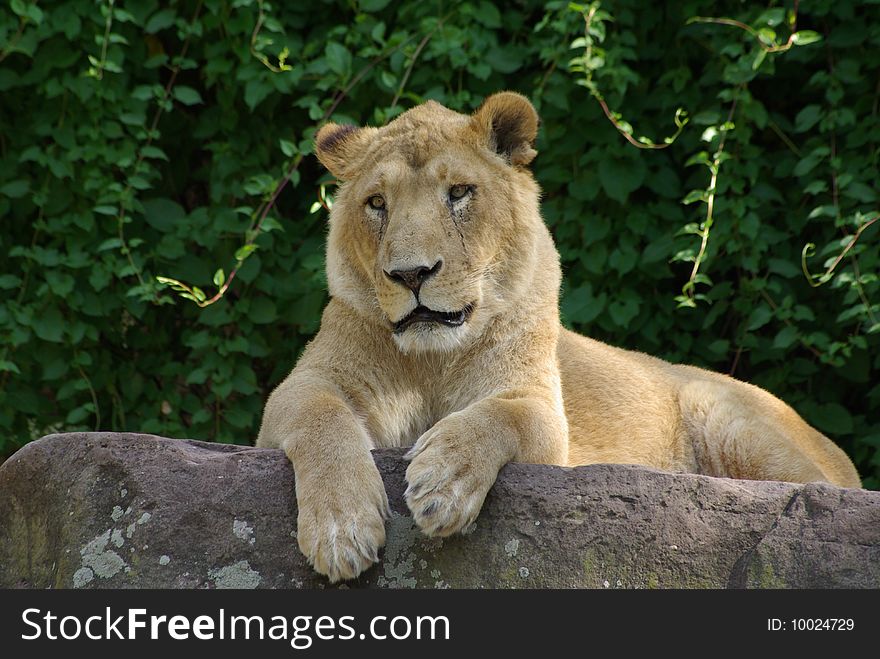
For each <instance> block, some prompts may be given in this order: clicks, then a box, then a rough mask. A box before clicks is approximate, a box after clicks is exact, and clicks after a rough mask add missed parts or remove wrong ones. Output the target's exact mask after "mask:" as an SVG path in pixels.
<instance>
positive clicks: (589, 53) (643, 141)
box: [542, 2, 689, 149]
mask: <svg viewBox="0 0 880 659" xmlns="http://www.w3.org/2000/svg"><path fill="white" fill-rule="evenodd" d="M598 10H599V3H598V2H594V3H593V4H592V5H590V9H589V11H588V12H583V11H582V12H581V14H582V16H583V18H584V42H585V46H584V58H583V61H584V80H583V82H582V84H583V86H584V87H586V88H587V90H588V91H589V92H590V95H591V96H592V97H593V98H595V99H596V101H597V102H598V103H599V106H600V107H601V108H602V112H604V113H605V116H606V117H607V118H608V121H610V122H611V125H612V126H614V128H616V129H617V132H618V133H620V134H621V135H623V137H624V138H625V139H626V141H627V142H629V143H630V144H632V145H633V146H634V147H636V148H638V149H665V148H667V147H669V146H671V145H672V143H673V142H675V140H676V139H677V138H678V136H679V135H681V132H682V131H683V130H684V127H685V125H687V123H688V121H689V120H688V118H687V113H685V112H684V111H683V110H682V109H681V108H679V109H678V110H677V111H676V112H675V125H676V127H677V130H676V131H675V133H673V134H672V135H670V136H669V137H666V138H664V140H663V143H662V144H660V143H657V142H654V141H652V140H649V139H648V138H646V137H641V138H640V139H638V140H636V139H635V138H634V137H633V136H632V126H629V125H627V126H624V125H623V124H622V123H621V122H620V119H619V118H618V117H619V116H620V115H619V114H617V113H615V112H612V111H611V108H609V107H608V104H607V103H606V102H605V98H604V97H603V96H602V94H601V93H600V92H599V89H598V87H597V86H596V83H595V82H593V69H592V68H590V60H592V58H593V37H592V36H590V27H591V26H592V24H593V19H594V18H595V16H596V12H597V11H598ZM548 75H549V74H548ZM542 84H543V83H542Z"/></svg>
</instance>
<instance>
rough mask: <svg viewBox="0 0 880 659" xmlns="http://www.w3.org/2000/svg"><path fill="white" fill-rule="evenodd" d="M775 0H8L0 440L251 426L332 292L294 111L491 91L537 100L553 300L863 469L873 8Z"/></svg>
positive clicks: (869, 348)
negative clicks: (743, 384) (797, 417)
mask: <svg viewBox="0 0 880 659" xmlns="http://www.w3.org/2000/svg"><path fill="white" fill-rule="evenodd" d="M594 6H595V12H594V18H593V20H592V23H587V22H586V21H585V15H586V13H589V11H590V9H591V8H592V7H594ZM792 8H793V6H792V4H791V3H788V4H785V5H783V4H779V3H776V2H774V3H771V4H770V6H768V7H761V6H758V5H754V4H748V3H746V4H743V3H739V2H724V3H714V2H707V1H706V0H686V1H684V2H680V3H672V4H669V3H654V4H651V3H644V2H638V1H637V0H614V1H611V0H609V1H608V2H604V3H601V4H598V3H593V4H591V5H583V6H577V5H573V6H569V4H568V3H567V2H559V1H555V2H546V3H545V2H536V1H533V0H518V1H517V2H515V3H513V4H511V3H504V4H502V3H498V4H493V3H490V2H487V1H486V0H468V1H465V2H461V1H454V2H439V1H431V0H428V1H425V2H418V3H417V2H406V1H403V0H353V1H351V2H340V1H336V0H319V1H318V2H315V3H279V2H275V3H270V2H266V1H259V0H202V1H195V0H187V1H181V2H167V3H161V4H160V3H159V2H157V0H143V1H141V2H122V1H121V0H116V1H115V2H114V1H111V0H104V1H103V2H94V0H66V1H63V2H62V1H56V2H50V1H47V2H40V3H39V5H38V4H37V3H35V2H32V1H30V0H14V1H13V2H11V3H8V4H7V5H5V6H4V7H2V8H0V95H2V103H0V217H2V218H3V222H4V230H3V231H2V232H0V250H2V253H4V254H5V255H6V258H5V260H4V267H3V268H2V270H0V295H2V304H0V452H2V453H6V454H8V453H9V452H11V451H12V450H14V449H15V448H17V447H18V446H20V445H22V444H24V443H25V442H27V441H29V440H31V439H33V438H35V437H38V436H40V435H41V434H44V433H46V432H49V431H52V430H74V429H96V428H100V429H107V430H111V429H115V430H132V431H142V432H152V433H158V434H163V435H169V436H178V437H195V438H200V439H211V440H215V441H223V442H232V441H237V442H241V443H247V442H250V441H252V440H253V438H254V436H255V434H256V430H257V428H258V424H259V419H260V413H261V409H262V405H263V402H264V400H265V397H266V396H267V394H268V392H269V391H270V390H271V388H272V386H274V385H275V384H277V383H278V382H279V381H280V380H281V379H282V378H283V377H284V375H285V374H286V373H287V371H288V370H289V369H290V368H291V367H292V366H293V364H294V363H295V361H296V358H297V356H298V354H299V352H300V351H301V350H302V347H303V346H304V345H305V342H306V341H307V340H308V339H309V337H310V336H312V335H313V334H314V332H315V331H316V330H317V327H318V323H319V319H320V311H321V309H322V307H323V305H324V304H325V303H326V282H325V280H324V274H323V244H324V234H325V226H324V222H325V218H326V212H325V211H324V208H325V207H327V206H328V205H329V204H330V203H332V200H331V199H330V198H329V197H328V196H327V194H326V193H325V189H324V186H325V185H329V184H330V182H331V179H330V177H329V176H328V175H327V174H326V173H324V172H323V171H322V170H321V169H320V168H319V166H318V165H317V163H316V162H315V160H314V158H313V157H311V153H312V139H313V136H314V131H315V128H316V125H317V124H319V123H320V122H321V121H323V120H326V119H332V120H334V121H337V122H343V123H345V122H356V123H372V124H381V123H384V122H386V121H388V120H389V119H391V118H393V117H395V116H396V115H398V114H399V113H400V112H402V111H404V110H405V109H406V108H408V107H411V106H412V105H414V104H416V103H420V102H422V101H424V100H426V99H436V100H438V101H440V102H442V103H444V104H446V105H448V106H450V107H453V108H456V109H459V110H462V111H468V110H471V109H473V108H474V107H476V106H477V105H478V104H479V102H480V101H481V100H482V98H483V97H484V96H485V95H487V94H489V93H491V92H493V91H497V90H499V89H505V88H507V89H517V90H519V91H521V92H523V93H525V94H527V95H528V96H530V97H531V98H532V99H533V100H534V101H535V103H536V105H537V107H538V109H539V111H540V113H541V116H542V130H541V134H540V136H539V144H538V150H539V152H540V156H539V157H538V159H537V160H536V161H535V165H534V169H535V174H536V176H537V178H538V180H539V182H540V183H541V185H542V187H543V190H544V203H543V210H544V215H545V218H546V220H547V222H548V224H549V226H550V227H551V229H552V231H553V233H554V236H555V238H556V240H557V243H558V246H559V249H560V252H561V255H562V261H563V265H564V268H565V273H566V282H565V288H564V294H563V299H562V312H563V316H564V319H565V321H566V322H567V323H568V324H570V325H571V326H573V327H574V328H575V329H578V330H581V331H584V332H587V333H589V334H591V335H592V336H595V337H596V338H599V339H603V340H607V341H610V342H612V343H615V344H618V345H623V346H627V347H631V348H637V349H639V350H643V351H645V352H649V353H654V354H657V355H660V356H663V357H666V358H669V359H672V360H674V361H679V362H690V363H695V364H699V365H703V366H706V367H709V368H712V369H714V370H718V371H722V372H730V373H733V374H734V375H736V376H737V377H740V378H743V379H747V380H750V381H752V382H755V383H756V384H759V385H761V386H763V387H765V388H767V389H769V390H770V391H772V392H774V393H776V394H777V395H779V396H781V397H782V398H783V399H785V400H786V401H788V402H789V403H791V404H792V405H793V406H794V407H795V408H796V409H797V410H798V411H799V412H800V413H801V414H803V415H804V416H805V417H806V418H807V420H808V421H810V422H811V423H813V424H815V425H816V426H817V427H818V428H820V429H821V430H823V431H824V432H826V433H828V434H829V435H830V436H832V437H833V438H834V439H835V440H836V441H837V442H838V443H839V444H840V445H841V446H842V447H843V448H844V449H845V450H846V451H847V452H848V453H849V454H850V455H851V456H852V457H853V459H854V461H855V462H856V464H857V466H858V467H859V469H860V472H861V474H862V476H863V477H865V482H866V484H867V485H869V486H872V487H877V486H878V485H880V480H878V478H880V450H878V449H880V416H878V414H877V410H878V406H880V378H878V377H877V372H878V368H880V350H878V347H880V338H878V337H880V322H878V319H880V290H878V288H880V284H878V279H877V273H878V270H880V262H878V261H880V251H878V248H877V245H878V241H880V236H878V231H880V222H874V218H876V217H877V213H878V206H880V204H878V193H877V188H876V183H877V181H878V162H877V159H878V154H880V145H878V139H880V138H878V135H880V119H878V106H880V87H878V86H877V84H876V81H877V78H878V75H880V53H878V46H880V10H878V6H877V4H876V3H856V2H854V1H853V0H837V1H836V2H832V1H831V0H816V1H815V2H810V3H800V7H799V13H798V14H797V15H796V16H795V15H794V14H793V12H792ZM588 47H589V48H591V49H592V50H590V51H589V53H588V51H587V49H588ZM600 100H601V101H602V102H601V103H600V102H599V101H600ZM603 103H604V104H605V106H606V107H603ZM679 109H681V110H682V111H681V112H679ZM606 110H607V112H606ZM685 113H686V114H685ZM624 117H625V119H624ZM673 118H674V120H675V126H676V129H677V132H676V133H675V135H674V136H675V137H676V139H674V141H673V140H672V139H669V140H664V139H663V138H662V136H664V135H669V133H670V121H671V120H672V119H673ZM688 118H689V123H687V125H685V121H686V120H687V119H688ZM643 135H650V136H655V139H657V142H656V143H655V142H653V141H652V140H651V139H650V138H646V137H645V138H643V137H641V136H643ZM633 136H639V137H633ZM627 139H630V140H631V141H634V142H637V143H639V144H640V145H641V146H642V147H657V148H635V146H633V145H631V144H630V143H628V142H627ZM683 201H684V202H686V203H682V202H683ZM710 204H711V210H710V211H709V206H710ZM707 211H709V212H707ZM855 237H858V240H855ZM808 245H813V246H814V247H812V248H809V247H808ZM844 251H845V252H846V253H845V254H844ZM841 254H843V256H842V257H841ZM804 270H806V272H807V275H806V276H805V274H804ZM157 277H158V278H161V279H157ZM178 294H182V295H184V296H187V299H186V300H183V299H181V298H179V297H178ZM682 303H684V304H686V305H687V306H685V307H680V306H679V304H682Z"/></svg>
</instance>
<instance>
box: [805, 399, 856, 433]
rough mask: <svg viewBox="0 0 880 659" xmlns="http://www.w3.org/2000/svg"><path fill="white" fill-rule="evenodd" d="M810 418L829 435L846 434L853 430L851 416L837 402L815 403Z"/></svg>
mask: <svg viewBox="0 0 880 659" xmlns="http://www.w3.org/2000/svg"><path fill="white" fill-rule="evenodd" d="M811 420H812V421H813V423H814V424H815V425H816V426H817V427H818V428H819V430H822V431H824V432H827V433H829V434H831V435H847V434H849V433H851V432H852V431H853V418H852V416H851V415H850V413H849V412H848V411H847V409H846V408H845V407H843V405H840V404H839V403H827V404H825V405H817V406H816V409H815V411H814V413H813V414H812V415H811Z"/></svg>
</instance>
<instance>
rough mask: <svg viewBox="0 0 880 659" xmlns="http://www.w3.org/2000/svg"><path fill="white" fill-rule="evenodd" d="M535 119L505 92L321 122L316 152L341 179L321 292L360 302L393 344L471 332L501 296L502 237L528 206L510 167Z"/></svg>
mask: <svg viewBox="0 0 880 659" xmlns="http://www.w3.org/2000/svg"><path fill="white" fill-rule="evenodd" d="M536 129H537V116H536V115H535V112H534V109H532V106H531V105H530V104H529V103H528V101H526V100H525V99H524V98H522V97H520V96H518V95H515V94H509V93H506V94H498V95H496V96H493V97H490V99H489V100H488V101H487V102H486V103H485V104H484V105H483V107H482V108H480V110H478V111H477V112H476V113H475V114H474V115H473V116H466V115H462V114H458V113H456V112H452V111H450V110H448V109H446V108H444V107H442V106H440V105H438V104H436V103H427V104H424V105H421V106H418V107H417V108H414V109H413V110H410V111H409V112H407V113H405V114H404V115H401V116H400V117H398V118H397V119H396V120H395V121H393V122H391V123H390V124H388V125H387V126H385V127H383V128H381V129H375V128H352V127H348V126H336V125H333V124H331V125H328V126H325V127H324V128H323V129H322V130H321V131H320V132H319V134H318V137H317V140H316V142H317V144H316V146H317V151H318V156H319V158H320V159H321V161H322V162H323V163H324V164H325V165H326V166H327V167H328V168H329V169H330V170H331V171H332V172H333V173H334V174H335V175H336V176H337V178H339V179H340V180H342V181H344V183H343V184H342V185H341V187H340V188H339V191H338V193H337V196H336V203H335V204H334V206H333V211H332V213H331V234H330V240H329V244H328V255H327V268H328V281H329V283H330V286H331V294H333V295H334V296H341V297H343V298H344V299H346V300H349V301H351V302H352V303H356V304H357V305H358V306H359V308H360V309H362V310H364V309H366V310H368V312H369V313H371V314H372V315H374V316H375V319H376V320H377V321H379V322H381V323H382V324H383V325H384V326H385V327H386V328H387V330H388V331H389V332H391V334H392V336H393V338H394V341H395V342H396V343H397V345H398V346H399V347H400V348H401V350H403V351H405V352H432V351H450V350H453V349H455V348H457V347H459V346H462V345H463V344H465V343H467V342H468V340H469V338H470V337H472V336H477V335H480V334H481V333H482V332H483V330H484V329H485V327H486V325H487V324H488V323H489V322H490V320H491V319H492V318H493V317H495V316H496V315H497V314H499V313H501V312H503V311H504V309H505V306H506V305H507V304H508V303H510V295H511V291H510V290H508V285H509V284H511V283H512V282H509V281H508V279H509V277H507V276H506V274H507V273H508V271H509V270H510V269H511V265H512V262H511V259H515V258H516V254H515V252H516V249H515V248H514V246H515V245H518V244H519V243H521V242H522V238H523V232H528V231H529V230H530V227H529V225H528V224H529V222H531V221H533V218H534V216H535V215H536V210H535V209H534V205H535V203H536V202H535V200H536V199H537V189H536V187H535V185H534V182H533V181H532V179H531V176H530V175H529V174H528V173H527V172H525V171H524V170H523V169H522V166H523V165H525V164H526V163H527V162H528V161H530V160H531V158H532V157H534V153H535V152H534V151H533V150H532V148H531V144H532V142H533V141H534V138H535V132H536ZM524 185H525V192H526V193H528V192H529V191H530V192H531V195H529V194H525V195H524V194H523V186H524ZM524 197H525V198H526V200H525V201H524ZM529 197H531V198H532V199H533V201H531V202H528V201H527V199H528V198H529ZM524 204H525V206H524ZM523 215H528V216H530V217H528V218H523V217H522V216H523ZM353 298H354V299H353ZM365 302H368V304H364V303H365Z"/></svg>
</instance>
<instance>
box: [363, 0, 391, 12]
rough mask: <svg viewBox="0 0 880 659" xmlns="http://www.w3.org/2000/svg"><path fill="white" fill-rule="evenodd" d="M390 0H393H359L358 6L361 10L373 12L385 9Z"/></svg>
mask: <svg viewBox="0 0 880 659" xmlns="http://www.w3.org/2000/svg"><path fill="white" fill-rule="evenodd" d="M389 2H391V0H360V2H358V7H359V8H360V10H361V11H363V12H367V13H368V14H372V13H375V12H377V11H382V10H383V9H385V7H387V6H388V3H389Z"/></svg>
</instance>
